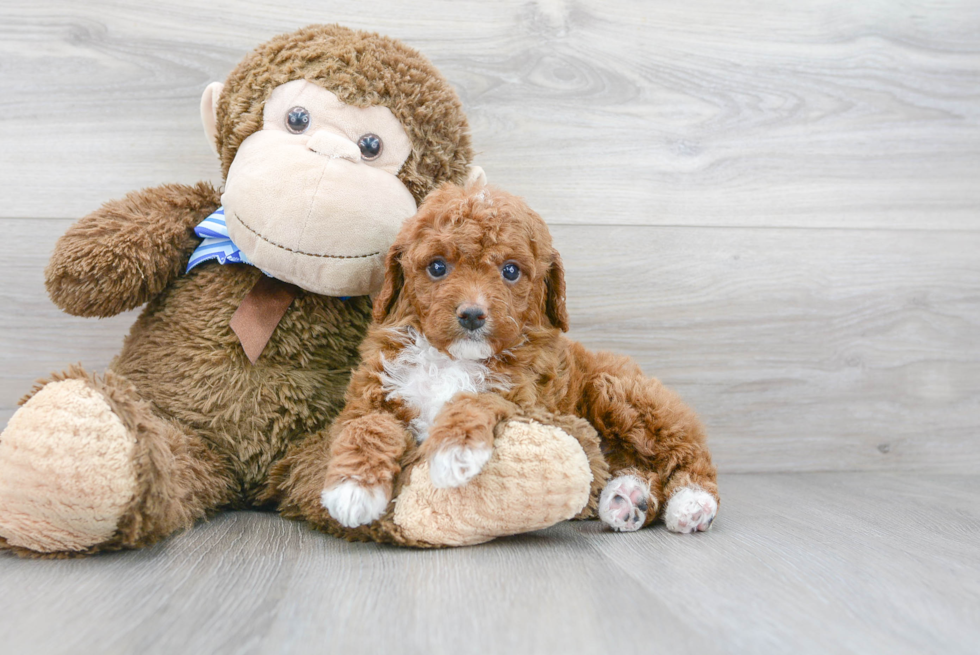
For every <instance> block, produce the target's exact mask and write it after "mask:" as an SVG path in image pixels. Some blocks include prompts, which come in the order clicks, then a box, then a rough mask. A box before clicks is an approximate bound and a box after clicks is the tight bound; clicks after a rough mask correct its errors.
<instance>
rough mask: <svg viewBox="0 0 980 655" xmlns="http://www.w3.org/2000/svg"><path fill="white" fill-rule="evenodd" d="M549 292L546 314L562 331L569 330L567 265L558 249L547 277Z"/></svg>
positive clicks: (546, 300)
mask: <svg viewBox="0 0 980 655" xmlns="http://www.w3.org/2000/svg"><path fill="white" fill-rule="evenodd" d="M545 285H546V286H547V287H548V293H547V296H546V298H545V308H544V311H545V315H546V316H547V317H548V320H549V321H551V324H552V325H554V326H555V327H556V328H558V329H559V330H561V331H562V332H568V312H567V311H566V310H565V267H564V266H563V265H562V263H561V255H559V254H558V252H557V251H556V252H555V253H554V258H553V259H552V260H551V267H550V268H549V269H548V277H546V278H545Z"/></svg>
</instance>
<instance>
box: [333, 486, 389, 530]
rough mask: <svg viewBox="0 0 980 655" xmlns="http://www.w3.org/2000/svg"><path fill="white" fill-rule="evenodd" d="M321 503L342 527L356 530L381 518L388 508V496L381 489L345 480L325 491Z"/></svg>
mask: <svg viewBox="0 0 980 655" xmlns="http://www.w3.org/2000/svg"><path fill="white" fill-rule="evenodd" d="M320 502H321V503H322V504H323V506H324V507H325V508H327V511H328V512H330V516H332V517H334V518H335V519H337V521H338V522H339V523H340V524H341V525H342V526H344V527H347V528H356V527H357V526H359V525H366V524H368V523H371V522H373V521H376V520H378V519H379V518H381V515H382V514H384V512H385V508H386V507H388V495H387V494H386V493H385V492H384V489H382V488H381V487H377V486H375V487H364V486H361V484H359V483H358V482H356V481H354V480H345V481H344V482H341V483H340V484H338V485H337V486H335V487H331V488H330V489H324V490H323V493H322V494H320Z"/></svg>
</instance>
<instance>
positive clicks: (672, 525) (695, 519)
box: [664, 487, 718, 534]
mask: <svg viewBox="0 0 980 655" xmlns="http://www.w3.org/2000/svg"><path fill="white" fill-rule="evenodd" d="M717 513H718V502H717V501H716V500H715V498H714V496H712V495H711V494H709V493H708V492H707V491H705V490H704V489H701V488H700V487H681V488H680V489H678V490H677V491H676V492H675V493H674V495H672V496H671V497H670V500H669V501H667V511H665V512H664V523H666V524H667V529H668V530H670V531H671V532H680V533H683V534H688V533H691V532H704V531H705V530H707V529H708V528H710V527H711V522H712V521H714V520H715V514H717Z"/></svg>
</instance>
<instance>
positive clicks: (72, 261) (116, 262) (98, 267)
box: [45, 182, 221, 317]
mask: <svg viewBox="0 0 980 655" xmlns="http://www.w3.org/2000/svg"><path fill="white" fill-rule="evenodd" d="M220 204H221V195H220V194H219V193H218V191H216V190H215V189H214V187H212V186H211V185H210V184H209V183H207V182H199V183H197V184H195V185H193V186H188V185H185V184H165V185H163V186H159V187H154V188H150V189H144V190H142V191H134V192H133V193H130V194H128V195H127V196H126V197H124V198H121V199H119V200H112V201H110V202H107V203H106V204H104V205H103V206H102V207H101V208H99V209H98V210H96V211H94V212H92V213H91V214H89V215H88V216H85V217H84V218H82V219H80V220H79V221H78V222H77V223H75V224H74V225H72V226H71V227H70V228H68V231H67V232H66V233H65V234H64V235H63V236H62V237H61V238H60V239H58V243H57V244H56V245H55V250H54V254H53V255H52V256H51V261H50V262H49V263H48V267H47V269H46V270H45V285H46V286H47V289H48V295H50V296H51V300H53V301H54V303H55V304H56V305H58V306H59V307H61V308H62V309H63V310H65V311H66V312H68V313H69V314H74V315H75V316H99V317H105V316H113V315H115V314H119V313H120V312H124V311H127V310H129V309H133V308H134V307H139V306H140V305H142V304H143V303H145V302H147V301H148V300H150V299H151V298H153V297H154V296H155V295H157V294H158V293H160V292H161V291H163V289H164V288H166V286H167V285H168V284H170V282H172V281H173V280H174V278H176V277H177V276H178V275H180V274H181V273H182V272H183V270H184V268H185V267H186V265H187V260H188V258H189V257H190V255H191V253H192V252H193V251H194V248H196V247H197V245H198V244H199V243H200V239H199V238H198V237H197V236H195V234H194V227H195V226H196V225H197V224H198V223H200V222H201V221H202V220H204V219H205V218H207V217H208V215H209V214H210V213H211V212H213V211H214V210H215V209H217V208H218V206H219V205H220Z"/></svg>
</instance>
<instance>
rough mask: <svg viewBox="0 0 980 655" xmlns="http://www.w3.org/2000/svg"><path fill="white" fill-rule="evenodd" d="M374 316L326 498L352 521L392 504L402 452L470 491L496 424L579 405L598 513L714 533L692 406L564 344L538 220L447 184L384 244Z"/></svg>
mask: <svg viewBox="0 0 980 655" xmlns="http://www.w3.org/2000/svg"><path fill="white" fill-rule="evenodd" d="M386 267H387V271H386V276H385V282H384V286H383V288H382V290H381V292H380V294H379V295H378V296H377V297H376V298H375V301H374V319H375V323H374V325H373V326H372V327H371V329H370V331H369V332H368V336H367V339H366V340H365V342H364V345H363V346H362V363H361V366H360V368H359V369H358V370H357V371H356V372H355V373H354V377H353V379H352V380H351V385H350V388H349V390H348V395H347V406H346V408H345V409H344V411H343V412H342V413H341V414H340V416H338V418H337V421H336V422H335V424H334V431H333V432H334V433H333V439H332V442H331V446H330V452H331V461H330V465H329V468H328V473H327V479H326V482H325V490H324V492H323V495H322V502H323V504H324V506H325V507H326V508H327V509H328V510H329V511H330V513H331V515H333V517H334V518H336V519H337V520H338V521H340V522H341V523H342V524H344V525H346V526H348V527H355V526H357V525H363V524H366V523H370V522H371V521H374V520H375V519H377V518H378V517H379V516H381V514H382V513H383V512H384V510H385V507H386V506H387V504H388V502H389V501H390V499H391V493H392V481H393V480H394V478H395V476H396V475H397V473H398V472H399V470H400V465H401V464H400V463H401V462H403V461H404V458H405V456H406V454H412V451H414V449H416V448H417V449H418V452H417V455H418V456H421V457H426V458H428V461H429V468H430V475H431V477H432V482H433V484H434V485H435V486H438V487H454V486H460V485H463V484H466V483H467V482H468V481H469V480H470V479H472V478H473V477H474V476H475V475H476V474H477V473H479V472H480V469H481V468H482V467H483V465H484V464H485V463H486V462H487V460H488V459H489V458H490V454H491V449H492V446H493V428H494V426H495V425H496V424H497V423H498V422H499V421H501V420H503V419H506V418H508V417H510V416H513V415H514V414H516V413H518V412H520V411H521V410H522V409H524V410H532V409H534V410H541V409H543V410H546V411H549V412H553V413H560V414H575V415H577V416H580V417H583V418H585V419H586V420H588V421H589V422H590V423H591V424H592V425H593V426H594V427H595V428H596V430H597V431H598V433H599V435H600V437H601V439H602V446H603V453H604V454H605V456H606V458H607V460H608V462H609V464H610V468H611V471H612V473H613V478H612V479H611V480H610V482H609V484H608V485H607V486H606V488H605V489H604V490H603V492H602V494H601V496H600V501H599V518H601V519H602V520H603V521H604V522H605V523H606V524H607V525H609V526H611V527H612V528H613V529H616V530H620V531H632V530H637V529H639V528H640V527H642V526H645V525H648V524H650V523H651V522H652V521H653V520H654V519H655V518H656V517H657V516H658V515H659V510H660V508H663V507H664V506H665V505H666V509H665V510H664V512H663V516H664V520H665V522H666V524H667V527H668V528H669V529H670V530H673V531H675V532H694V531H697V530H706V529H707V528H708V527H709V526H710V525H711V521H712V520H713V519H714V516H715V513H716V512H717V509H718V487H717V484H716V473H715V467H714V466H713V465H712V463H711V455H710V454H709V452H708V449H707V446H706V445H705V438H704V430H703V428H702V426H701V424H700V423H699V422H698V419H697V417H696V416H695V414H694V412H693V411H692V410H691V409H689V408H688V407H687V406H686V405H684V403H683V402H682V401H681V400H680V399H679V398H678V396H677V395H676V394H675V393H673V392H672V391H670V390H669V389H667V388H665V387H664V386H663V385H661V384H660V382H658V381H657V380H654V379H651V378H648V377H646V376H644V375H643V373H642V371H641V370H640V368H639V366H638V365H637V364H636V363H635V362H633V361H632V360H630V359H628V358H626V357H622V356H618V355H613V354H610V353H602V352H599V353H596V352H590V351H588V350H586V349H585V348H584V347H583V346H582V345H581V344H578V343H576V342H574V341H571V340H569V339H568V338H566V337H565V336H564V335H563V334H562V332H564V331H567V330H568V317H567V315H566V311H565V298H564V296H565V280H564V271H563V269H562V263H561V258H560V257H559V255H558V253H557V252H556V251H555V250H554V248H553V247H552V244H551V235H550V233H549V232H548V227H547V225H546V224H545V222H544V220H542V219H541V217H540V216H538V215H537V214H536V213H535V212H534V211H532V210H531V209H530V208H529V207H528V206H527V205H526V204H525V203H524V202H523V201H522V200H520V199H519V198H516V197H515V196H512V195H510V194H508V193H505V192H504V191H501V190H499V189H495V188H493V187H483V186H471V187H468V188H466V189H463V188H460V187H456V186H444V187H442V188H440V189H439V190H437V191H436V192H434V193H433V194H431V195H430V196H429V197H428V198H427V199H426V201H425V202H424V203H423V205H422V206H421V207H420V208H419V211H418V214H416V216H415V217H413V218H412V219H410V220H409V221H408V222H406V223H405V225H404V226H403V227H402V229H401V232H400V233H399V236H398V238H397V240H396V242H395V245H394V246H393V247H392V249H391V251H390V252H389V253H388V257H387V262H386Z"/></svg>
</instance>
